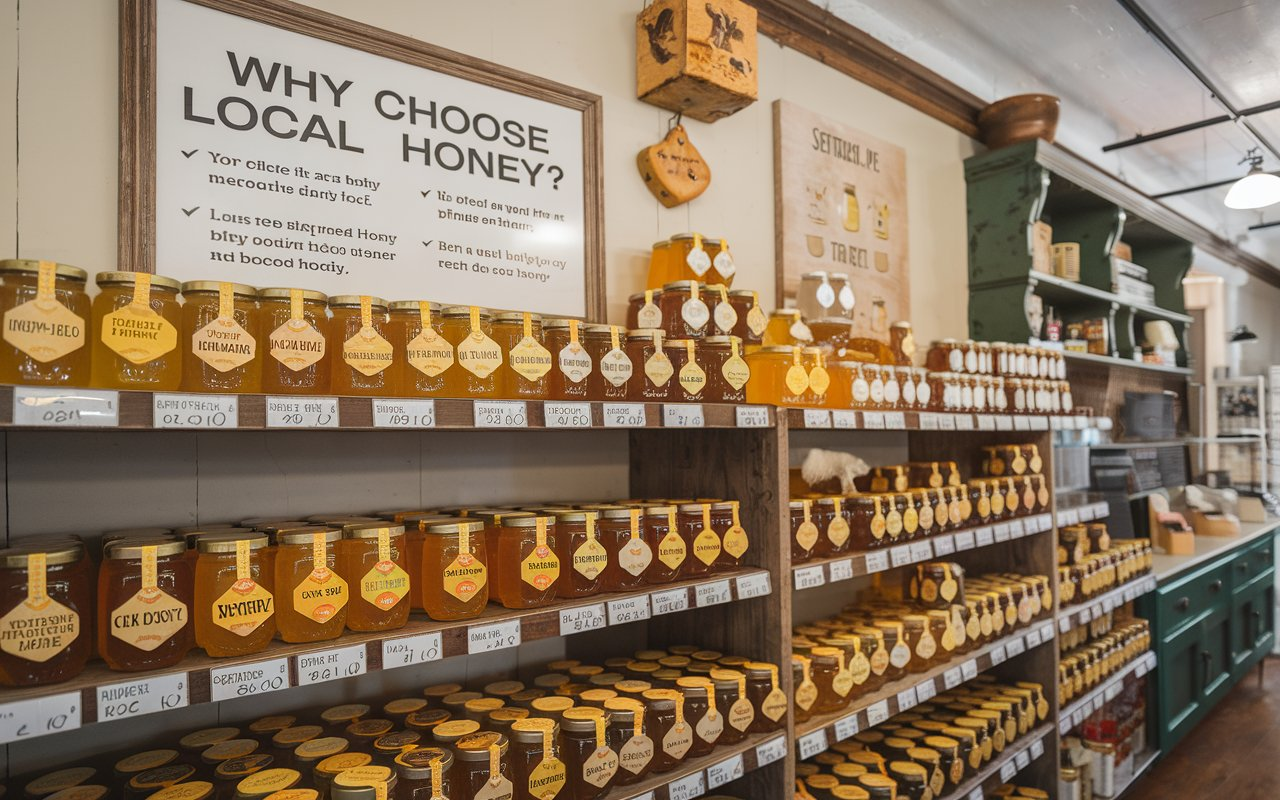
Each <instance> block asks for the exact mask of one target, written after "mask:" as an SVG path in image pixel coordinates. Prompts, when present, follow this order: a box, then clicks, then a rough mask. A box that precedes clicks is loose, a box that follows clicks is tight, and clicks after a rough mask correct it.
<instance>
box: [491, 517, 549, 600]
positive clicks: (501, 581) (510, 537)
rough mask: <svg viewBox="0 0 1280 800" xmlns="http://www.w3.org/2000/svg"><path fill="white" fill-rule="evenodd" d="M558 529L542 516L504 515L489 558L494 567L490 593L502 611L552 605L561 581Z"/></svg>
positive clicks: (547, 518)
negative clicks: (493, 551) (491, 592)
mask: <svg viewBox="0 0 1280 800" xmlns="http://www.w3.org/2000/svg"><path fill="white" fill-rule="evenodd" d="M557 535H558V528H557V526H556V522H555V517H552V516H548V515H543V514H537V515H535V514H508V515H505V516H503V517H502V521H501V523H500V527H499V528H498V539H497V542H498V545H497V550H496V552H495V553H494V556H493V563H494V564H495V565H497V569H495V575H494V583H493V591H494V592H495V593H496V594H497V600H498V602H500V603H502V605H503V606H505V607H506V608H539V607H541V606H545V605H548V604H550V603H552V602H554V601H555V596H556V585H557V583H558V581H559V580H560V578H561V563H560V557H559V555H557V553H556V549H555V548H556V543H557Z"/></svg>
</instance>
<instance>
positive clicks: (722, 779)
mask: <svg viewBox="0 0 1280 800" xmlns="http://www.w3.org/2000/svg"><path fill="white" fill-rule="evenodd" d="M746 774H747V765H746V762H745V760H744V759H743V757H742V754H741V753H738V754H737V755H736V756H731V757H729V758H726V759H725V760H724V761H721V762H720V763H719V764H712V765H711V766H709V767H707V788H708V789H717V788H719V787H721V786H724V785H725V784H726V783H732V782H733V781H736V780H737V779H738V778H741V777H742V776H743V775H746Z"/></svg>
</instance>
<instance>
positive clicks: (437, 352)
mask: <svg viewBox="0 0 1280 800" xmlns="http://www.w3.org/2000/svg"><path fill="white" fill-rule="evenodd" d="M387 312H388V313H387V340H388V341H390V342H391V346H392V358H393V362H394V363H393V364H392V366H391V370H392V372H391V381H390V386H389V388H390V392H389V393H390V394H394V395H397V396H400V397H441V396H443V395H444V393H445V375H446V373H448V371H449V368H450V367H452V366H453V362H454V354H453V345H452V344H450V343H449V342H448V340H446V339H445V338H444V335H443V334H442V333H441V319H440V306H439V304H437V303H431V302H428V301H426V300H396V301H395V302H393V303H391V304H390V305H389V306H387Z"/></svg>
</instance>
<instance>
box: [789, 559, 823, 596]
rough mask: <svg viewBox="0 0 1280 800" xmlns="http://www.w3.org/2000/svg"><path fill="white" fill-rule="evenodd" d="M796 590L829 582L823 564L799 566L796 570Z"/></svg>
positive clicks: (812, 587)
mask: <svg viewBox="0 0 1280 800" xmlns="http://www.w3.org/2000/svg"><path fill="white" fill-rule="evenodd" d="M793 572H794V575H795V586H796V590H797V591H799V590H801V589H816V588H817V587H819V586H821V585H823V584H824V583H826V582H827V578H826V573H825V571H824V570H823V568H822V565H821V564H817V565H815V566H812V567H799V568H797V569H795V570H794V571H793Z"/></svg>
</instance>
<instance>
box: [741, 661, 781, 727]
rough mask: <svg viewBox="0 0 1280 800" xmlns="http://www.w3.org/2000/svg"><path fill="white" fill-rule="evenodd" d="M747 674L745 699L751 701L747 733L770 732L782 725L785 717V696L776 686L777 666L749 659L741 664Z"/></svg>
mask: <svg viewBox="0 0 1280 800" xmlns="http://www.w3.org/2000/svg"><path fill="white" fill-rule="evenodd" d="M743 669H744V671H745V672H746V675H747V699H748V700H750V701H751V705H752V710H753V718H752V720H751V724H750V725H749V726H748V727H747V733H771V732H773V731H776V730H778V728H780V727H782V725H783V724H784V723H783V719H784V718H785V717H786V714H787V708H788V706H789V705H790V703H788V702H787V696H786V694H784V693H783V692H782V689H781V688H779V686H778V668H777V666H775V665H773V664H767V663H764V662H755V661H751V662H748V663H746V664H744V665H743Z"/></svg>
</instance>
